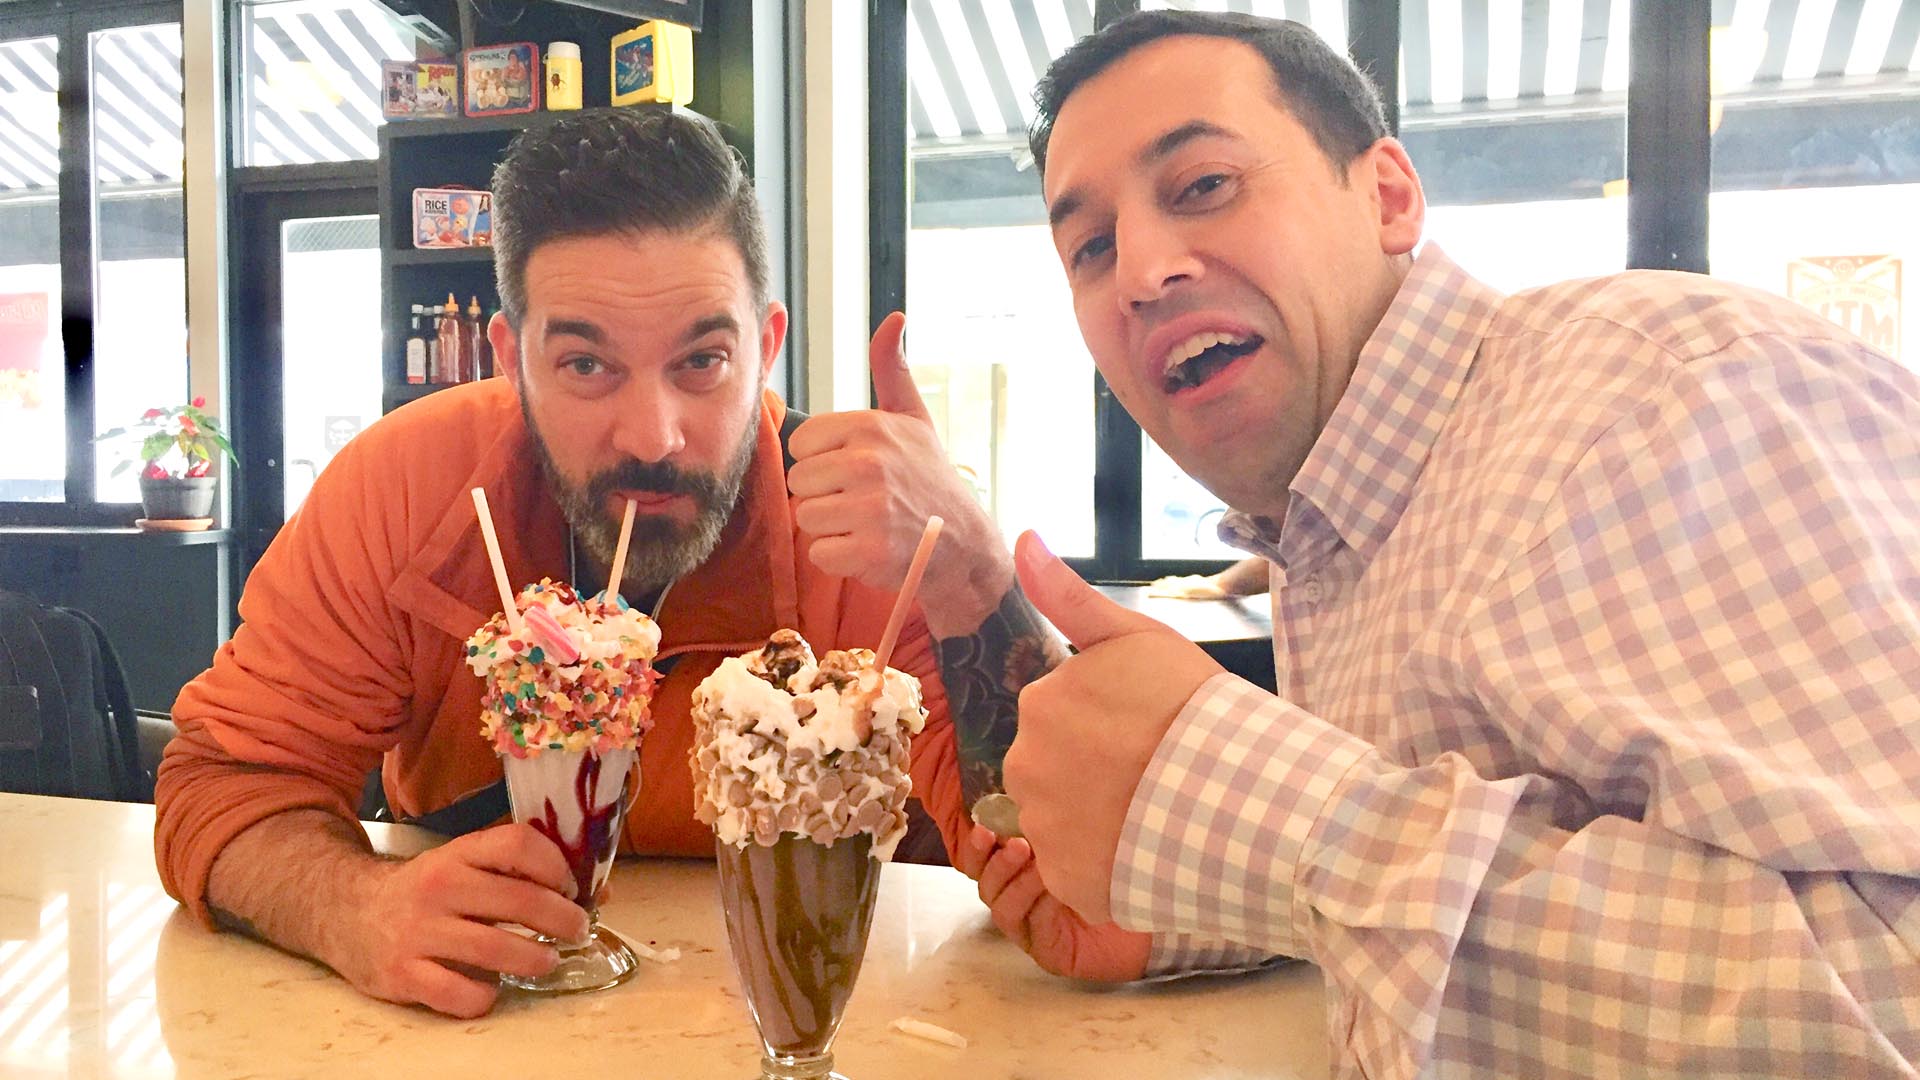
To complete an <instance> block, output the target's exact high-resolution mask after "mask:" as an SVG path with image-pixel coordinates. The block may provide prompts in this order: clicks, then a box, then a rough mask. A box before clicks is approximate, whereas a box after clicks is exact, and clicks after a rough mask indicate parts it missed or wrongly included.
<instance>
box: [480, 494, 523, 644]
mask: <svg viewBox="0 0 1920 1080" xmlns="http://www.w3.org/2000/svg"><path fill="white" fill-rule="evenodd" d="M473 509H474V512H475V513H477V514H478V515H480V537H481V539H483V540H485V541H486V542H487V559H488V560H489V561H491V562H492V563H493V583H494V584H495V585H497V586H499V587H500V611H501V613H502V614H504V615H506V617H507V629H509V630H511V631H513V633H514V636H515V637H518V636H519V635H520V633H521V624H520V608H519V607H518V606H517V605H515V604H514V602H513V586H512V585H511V584H510V583H509V582H508V580H507V562H506V560H505V559H502V558H501V557H500V538H499V537H498V536H496V535H494V532H493V511H491V510H488V509H487V492H486V489H485V488H474V489H473Z"/></svg>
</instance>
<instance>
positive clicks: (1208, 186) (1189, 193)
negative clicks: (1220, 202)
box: [1174, 173, 1227, 203]
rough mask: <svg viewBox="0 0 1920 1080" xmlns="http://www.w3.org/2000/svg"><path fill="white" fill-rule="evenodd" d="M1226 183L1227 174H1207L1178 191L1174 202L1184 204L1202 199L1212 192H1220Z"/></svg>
mask: <svg viewBox="0 0 1920 1080" xmlns="http://www.w3.org/2000/svg"><path fill="white" fill-rule="evenodd" d="M1226 182H1227V174H1225V173H1208V174H1207V175H1205V176H1202V177H1200V178H1199V179H1197V180H1195V181H1194V182H1193V183H1191V184H1188V185H1187V186H1186V187H1184V188H1182V189H1180V194H1179V195H1178V196H1177V197H1176V198H1175V200H1174V201H1176V202H1182V203H1185V202H1191V201H1193V200H1194V199H1204V198H1206V197H1207V196H1208V195H1211V194H1213V193H1214V192H1216V191H1218V190H1220V188H1221V187H1223V186H1224V185H1225V184H1226Z"/></svg>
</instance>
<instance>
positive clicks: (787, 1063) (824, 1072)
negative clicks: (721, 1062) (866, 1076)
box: [753, 1053, 847, 1080]
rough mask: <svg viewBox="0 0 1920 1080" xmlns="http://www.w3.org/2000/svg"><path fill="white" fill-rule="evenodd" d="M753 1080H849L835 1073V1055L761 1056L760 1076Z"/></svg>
mask: <svg viewBox="0 0 1920 1080" xmlns="http://www.w3.org/2000/svg"><path fill="white" fill-rule="evenodd" d="M753 1080H847V1078H846V1077H844V1076H842V1075H840V1074H839V1073H837V1072H834V1071H833V1055H832V1054H831V1053H825V1054H821V1055H819V1056H817V1057H807V1058H798V1057H786V1056H784V1055H781V1056H773V1057H769V1056H766V1055H764V1054H763V1055H761V1058H760V1075H758V1076H756V1077H754V1078H753Z"/></svg>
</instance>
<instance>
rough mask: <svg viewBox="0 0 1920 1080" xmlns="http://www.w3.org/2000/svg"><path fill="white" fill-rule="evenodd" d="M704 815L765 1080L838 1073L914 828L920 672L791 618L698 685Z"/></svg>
mask: <svg viewBox="0 0 1920 1080" xmlns="http://www.w3.org/2000/svg"><path fill="white" fill-rule="evenodd" d="M693 720H694V731H695V736H694V746H693V751H692V755H691V756H692V766H693V774H694V793H695V796H694V798H695V806H694V810H695V813H696V814H697V815H698V816H699V818H700V820H701V821H703V822H706V823H707V824H709V825H711V826H713V830H714V837H715V847H716V852H717V855H718V858H719V868H720V897H721V903H722V906H723V907H724V908H725V911H726V919H727V936H728V939H729V941H730V943H731V945H732V948H733V956H734V966H735V967H736V969H738V971H739V974H740V981H741V985H742V989H743V990H744V991H745V993H746V997H747V1005H748V1008H749V1009H750V1010H751V1011H752V1013H753V1018H754V1023H755V1024H756V1025H757V1026H758V1027H759V1030H760V1039H761V1043H762V1050H763V1058H762V1061H761V1069H762V1073H761V1075H762V1076H763V1078H765V1080H798V1078H803V1077H827V1076H833V1075H837V1074H834V1073H832V1072H831V1071H830V1070H831V1068H832V1064H833V1057H832V1054H831V1053H830V1052H829V1050H830V1047H831V1046H832V1043H833V1037H834V1033H835V1032H836V1031H837V1030H838V1029H839V1027H840V1017H841V1011H842V1009H844V1007H845V1006H846V1002H847V998H848V997H849V996H850V995H851V994H852V993H853V986H854V981H855V979H856V978H857V977H858V976H859V973H860V964H861V961H862V960H863V959H864V957H865V954H866V945H867V931H868V928H869V927H870V925H871V923H872V920H873V905H874V898H875V896H876V894H877V891H878V888H879V883H880V866H881V864H882V863H883V862H885V861H886V860H887V859H889V858H891V857H892V855H893V850H894V848H895V847H896V846H898V844H899V842H900V838H901V837H902V836H903V835H905V833H906V809H905V808H906V800H907V796H908V794H909V793H910V792H911V790H912V781H911V780H910V779H909V778H908V776H907V762H908V753H907V742H908V739H909V738H910V737H911V736H912V735H913V734H916V733H918V732H919V731H920V729H921V727H922V726H923V725H924V724H925V722H926V710H925V709H924V708H923V707H922V706H921V704H920V685H919V682H918V680H916V679H914V678H913V676H911V675H908V674H905V673H904V672H900V671H895V670H892V669H889V670H887V671H886V672H885V673H884V675H883V673H881V672H879V671H875V670H874V669H873V653H872V652H871V651H869V650H866V649H855V650H850V651H847V652H838V651H836V652H829V653H827V654H826V655H825V656H824V657H821V658H820V659H819V660H818V661H816V660H815V659H814V655H813V651H812V649H811V648H809V647H808V645H807V643H806V641H805V640H804V639H802V638H801V637H800V635H799V634H798V633H796V632H794V631H792V630H782V631H779V632H777V633H775V634H774V636H773V637H772V638H771V639H769V640H768V642H767V644H766V646H765V647H764V648H761V649H758V650H755V651H754V652H751V653H748V654H747V655H745V656H740V657H734V658H731V659H728V660H725V661H722V663H721V665H720V667H719V669H718V670H716V671H715V672H714V673H713V674H712V675H710V676H708V677H707V679H706V680H705V681H703V682H702V683H701V684H700V686H699V687H698V688H697V689H696V690H695V691H694V694H693Z"/></svg>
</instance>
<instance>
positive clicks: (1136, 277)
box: [1113, 215, 1203, 315]
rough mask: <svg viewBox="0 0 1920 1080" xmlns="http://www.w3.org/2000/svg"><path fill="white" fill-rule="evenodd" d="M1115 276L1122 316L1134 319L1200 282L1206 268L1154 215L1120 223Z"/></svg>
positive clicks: (1176, 233)
mask: <svg viewBox="0 0 1920 1080" xmlns="http://www.w3.org/2000/svg"><path fill="white" fill-rule="evenodd" d="M1113 246H1114V273H1115V275H1116V278H1115V280H1116V282H1117V283H1118V285H1119V289H1118V297H1119V301H1120V313H1121V314H1123V315H1132V314H1135V313H1137V312H1138V311H1139V310H1140V309H1141V308H1143V307H1145V306H1146V305H1148V304H1151V303H1153V302H1155V301H1157V300H1161V299H1164V298H1165V297H1166V296H1167V294H1168V293H1170V292H1172V291H1173V290H1175V289H1177V288H1179V287H1180V286H1181V285H1184V284H1190V283H1192V282H1194V281H1197V280H1199V278H1200V275H1201V273H1202V272H1203V268H1202V265H1201V262H1200V259H1199V257H1198V256H1197V255H1195V253H1194V251H1193V248H1192V245H1190V244H1188V243H1187V239H1186V237H1185V236H1184V235H1183V234H1182V233H1181V231H1180V230H1179V229H1177V228H1174V227H1172V225H1171V224H1170V223H1168V222H1165V221H1162V220H1160V219H1159V218H1157V217H1156V216H1154V215H1140V216H1136V217H1135V218H1134V219H1133V220H1131V221H1121V222H1116V223H1115V226H1114V232H1113Z"/></svg>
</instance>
